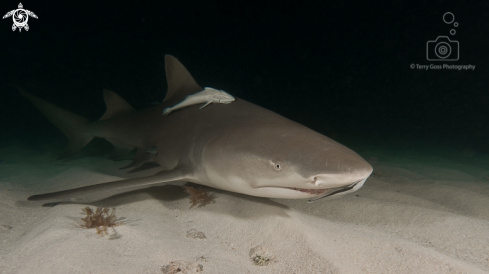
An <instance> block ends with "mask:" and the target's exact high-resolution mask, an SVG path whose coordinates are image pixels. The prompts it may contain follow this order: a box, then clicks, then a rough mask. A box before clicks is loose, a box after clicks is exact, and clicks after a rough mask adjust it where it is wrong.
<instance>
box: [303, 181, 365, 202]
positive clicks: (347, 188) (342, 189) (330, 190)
mask: <svg viewBox="0 0 489 274" xmlns="http://www.w3.org/2000/svg"><path fill="white" fill-rule="evenodd" d="M366 180H367V179H362V180H359V181H356V182H354V183H353V184H351V185H347V186H343V187H335V188H327V189H300V188H298V189H296V190H299V191H301V192H307V193H311V194H323V193H324V192H326V191H327V192H326V193H324V195H322V196H319V197H316V198H312V199H309V200H308V201H307V202H308V203H312V202H315V201H317V200H319V199H323V198H326V197H330V196H333V195H338V194H340V193H341V195H343V194H346V193H349V192H355V191H357V190H358V189H359V188H360V187H362V185H363V183H364V182H365V181H366ZM357 185H358V187H356V186H357Z"/></svg>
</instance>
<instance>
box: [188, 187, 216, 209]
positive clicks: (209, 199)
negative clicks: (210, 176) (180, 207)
mask: <svg viewBox="0 0 489 274" xmlns="http://www.w3.org/2000/svg"><path fill="white" fill-rule="evenodd" d="M183 187H184V188H185V191H186V192H187V193H188V194H190V197H189V199H190V208H193V207H194V206H197V207H203V206H206V205H208V204H212V203H215V202H216V201H214V199H215V198H216V197H215V196H214V195H213V194H211V193H209V192H208V191H207V190H206V189H204V188H203V187H199V188H195V187H193V186H183Z"/></svg>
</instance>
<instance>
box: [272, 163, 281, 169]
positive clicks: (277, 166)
mask: <svg viewBox="0 0 489 274" xmlns="http://www.w3.org/2000/svg"><path fill="white" fill-rule="evenodd" d="M273 168H274V169H275V170H282V164H281V163H279V162H277V163H273Z"/></svg>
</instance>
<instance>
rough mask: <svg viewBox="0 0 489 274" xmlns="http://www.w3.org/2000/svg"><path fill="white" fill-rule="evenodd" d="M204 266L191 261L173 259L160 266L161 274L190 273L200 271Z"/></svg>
mask: <svg viewBox="0 0 489 274" xmlns="http://www.w3.org/2000/svg"><path fill="white" fill-rule="evenodd" d="M203 270H204V267H203V266H202V265H201V264H198V263H191V262H186V261H174V262H170V264H168V265H165V266H163V267H162V268H161V272H163V274H190V273H201V272H202V271H203Z"/></svg>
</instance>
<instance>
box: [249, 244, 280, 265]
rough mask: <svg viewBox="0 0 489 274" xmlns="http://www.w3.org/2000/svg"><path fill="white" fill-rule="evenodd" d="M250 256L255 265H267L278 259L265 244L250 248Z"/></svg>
mask: <svg viewBox="0 0 489 274" xmlns="http://www.w3.org/2000/svg"><path fill="white" fill-rule="evenodd" d="M250 258H251V261H253V264H254V265H258V266H267V265H269V264H270V263H272V262H275V261H276V257H275V256H273V255H271V254H270V252H269V251H268V248H266V247H265V246H261V245H259V246H256V247H254V248H252V249H250Z"/></svg>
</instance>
